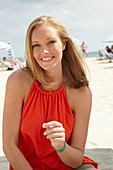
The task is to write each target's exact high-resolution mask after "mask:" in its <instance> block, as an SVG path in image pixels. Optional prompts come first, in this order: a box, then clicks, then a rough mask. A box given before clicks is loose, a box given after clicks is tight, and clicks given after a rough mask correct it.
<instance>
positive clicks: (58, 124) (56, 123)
mask: <svg viewBox="0 0 113 170" xmlns="http://www.w3.org/2000/svg"><path fill="white" fill-rule="evenodd" d="M54 126H59V127H62V123H60V122H57V121H51V122H48V123H43V125H42V127H43V128H49V127H54Z"/></svg>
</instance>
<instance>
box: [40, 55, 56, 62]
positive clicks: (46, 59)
mask: <svg viewBox="0 0 113 170" xmlns="http://www.w3.org/2000/svg"><path fill="white" fill-rule="evenodd" d="M53 58H54V56H52V57H49V58H41V60H42V61H49V60H51V59H53Z"/></svg>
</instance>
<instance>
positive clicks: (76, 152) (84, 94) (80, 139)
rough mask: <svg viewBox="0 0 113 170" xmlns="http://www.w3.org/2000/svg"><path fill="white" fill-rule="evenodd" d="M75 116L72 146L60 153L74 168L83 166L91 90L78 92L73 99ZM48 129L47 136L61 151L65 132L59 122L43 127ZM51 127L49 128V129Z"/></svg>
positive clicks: (67, 163)
mask: <svg viewBox="0 0 113 170" xmlns="http://www.w3.org/2000/svg"><path fill="white" fill-rule="evenodd" d="M71 102H72V107H73V111H74V116H75V123H74V129H73V132H72V136H71V144H70V145H68V144H66V149H65V150H64V151H63V152H61V153H58V155H59V157H60V158H61V160H62V161H63V162H64V163H65V164H66V165H68V166H70V167H72V168H77V167H78V166H80V165H81V164H82V161H83V157H84V148H85V143H86V138H87V132H88V123H89V117H90V112H91V103H92V95H91V91H90V89H89V88H85V89H79V90H76V91H75V92H74V93H73V95H72V98H71ZM43 126H44V127H46V128H47V130H46V132H45V134H46V135H47V136H48V138H49V139H50V140H51V143H52V145H53V146H54V147H55V148H56V149H61V148H62V147H63V145H64V141H65V130H64V129H63V127H62V125H61V124H60V123H59V122H54V121H53V122H49V123H46V124H44V125H43ZM48 127H49V128H48Z"/></svg>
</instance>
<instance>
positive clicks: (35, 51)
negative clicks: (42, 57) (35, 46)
mask: <svg viewBox="0 0 113 170" xmlns="http://www.w3.org/2000/svg"><path fill="white" fill-rule="evenodd" d="M38 56H39V52H38V51H37V50H33V57H34V58H35V59H38Z"/></svg>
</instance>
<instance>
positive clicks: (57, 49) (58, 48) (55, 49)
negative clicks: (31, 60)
mask: <svg viewBox="0 0 113 170" xmlns="http://www.w3.org/2000/svg"><path fill="white" fill-rule="evenodd" d="M51 52H52V53H54V54H55V55H58V56H59V55H61V54H62V47H61V46H60V45H56V46H54V47H52V48H51Z"/></svg>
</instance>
